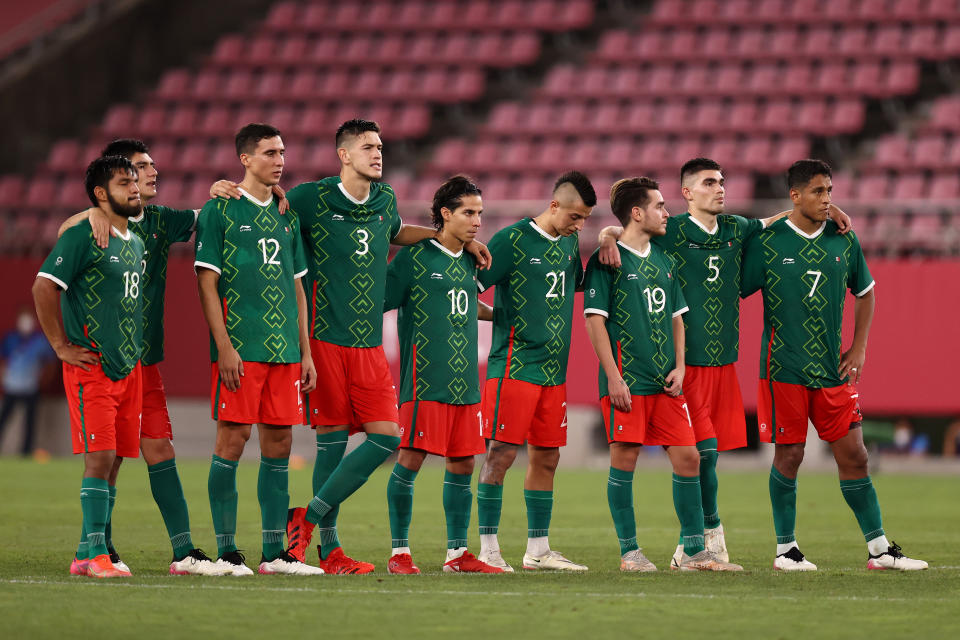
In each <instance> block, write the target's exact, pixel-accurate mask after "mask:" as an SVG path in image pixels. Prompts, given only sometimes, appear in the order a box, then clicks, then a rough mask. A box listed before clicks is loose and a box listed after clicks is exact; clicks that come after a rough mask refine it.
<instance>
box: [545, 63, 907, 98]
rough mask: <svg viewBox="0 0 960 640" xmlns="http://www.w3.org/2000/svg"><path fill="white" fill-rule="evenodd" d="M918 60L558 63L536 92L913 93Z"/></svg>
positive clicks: (604, 94)
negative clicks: (582, 65) (753, 62)
mask: <svg viewBox="0 0 960 640" xmlns="http://www.w3.org/2000/svg"><path fill="white" fill-rule="evenodd" d="M919 83H920V64H919V62H917V61H913V60H902V61H897V62H889V63H881V62H873V61H863V62H836V61H835V62H824V63H822V64H821V63H811V62H795V63H780V64H774V63H759V64H750V63H735V62H734V63H728V64H722V65H721V64H716V65H710V64H646V63H643V64H639V63H638V64H632V65H614V64H602V63H597V64H594V65H590V66H587V67H578V66H576V65H572V64H560V65H556V66H554V67H553V68H551V69H550V71H549V72H548V73H547V76H546V78H545V80H544V83H543V86H542V87H541V88H540V89H539V91H538V93H539V94H540V95H541V96H551V97H563V96H568V95H570V93H571V92H572V91H576V92H577V94H578V95H581V96H591V97H595V98H606V97H619V98H646V99H650V98H654V97H659V96H664V97H667V96H710V97H712V98H720V97H725V96H729V97H736V98H742V97H743V96H798V97H800V98H812V97H820V96H868V97H873V98H887V97H892V96H898V95H907V94H911V93H914V92H915V91H916V90H917V89H918V87H919Z"/></svg>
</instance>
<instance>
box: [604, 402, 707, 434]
mask: <svg viewBox="0 0 960 640" xmlns="http://www.w3.org/2000/svg"><path fill="white" fill-rule="evenodd" d="M630 399H631V401H632V404H631V406H630V412H629V413H624V412H623V411H618V410H617V409H615V408H614V407H613V405H612V404H611V403H610V396H605V397H603V398H601V399H600V406H601V408H602V411H603V421H604V423H605V424H606V425H607V442H629V443H633V444H642V445H644V446H648V447H653V446H663V447H672V446H688V445H695V444H696V443H697V439H696V437H695V436H694V433H693V425H691V424H690V413H689V412H688V411H687V401H686V400H685V399H684V397H683V396H677V397H673V396H668V395H667V394H665V393H655V394H653V395H651V396H630Z"/></svg>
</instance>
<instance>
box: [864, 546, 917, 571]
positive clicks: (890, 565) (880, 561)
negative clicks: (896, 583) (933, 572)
mask: <svg viewBox="0 0 960 640" xmlns="http://www.w3.org/2000/svg"><path fill="white" fill-rule="evenodd" d="M927 567H928V565H927V563H926V562H924V561H923V560H914V559H913V558H908V557H907V556H905V555H903V553H901V552H900V545H898V544H897V543H896V542H891V543H890V547H889V548H888V549H887V550H886V551H884V552H883V553H879V554H877V555H871V556H870V557H869V558H868V559H867V569H894V570H896V571H922V570H924V569H926V568H927Z"/></svg>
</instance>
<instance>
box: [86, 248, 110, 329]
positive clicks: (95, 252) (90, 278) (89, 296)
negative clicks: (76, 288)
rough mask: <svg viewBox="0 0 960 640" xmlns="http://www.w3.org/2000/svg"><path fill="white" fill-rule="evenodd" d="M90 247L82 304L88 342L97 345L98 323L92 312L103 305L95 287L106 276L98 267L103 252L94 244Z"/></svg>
mask: <svg viewBox="0 0 960 640" xmlns="http://www.w3.org/2000/svg"><path fill="white" fill-rule="evenodd" d="M91 245H92V247H91V254H92V258H93V259H92V261H91V262H92V264H91V266H90V268H88V269H87V270H85V271H84V272H83V284H84V289H83V291H84V294H83V302H84V308H85V309H86V310H87V315H86V319H85V320H84V324H86V325H87V336H89V338H90V341H91V342H93V343H94V344H97V345H99V344H100V338H99V334H100V323H99V322H97V318H96V316H95V315H94V313H93V311H94V309H96V308H97V307H98V306H100V304H102V303H103V298H101V297H100V294H98V293H97V286H98V285H99V284H100V283H101V282H103V281H104V280H105V279H106V276H104V274H103V272H102V271H100V267H99V265H100V263H101V261H102V260H103V258H104V251H103V249H101V248H100V247H99V246H97V244H96V243H95V242H91Z"/></svg>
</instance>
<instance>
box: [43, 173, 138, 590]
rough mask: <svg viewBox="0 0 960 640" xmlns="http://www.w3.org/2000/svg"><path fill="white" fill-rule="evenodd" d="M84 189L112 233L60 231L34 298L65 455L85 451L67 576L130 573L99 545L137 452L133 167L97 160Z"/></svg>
mask: <svg viewBox="0 0 960 640" xmlns="http://www.w3.org/2000/svg"><path fill="white" fill-rule="evenodd" d="M86 190H87V195H88V196H89V198H90V201H91V202H92V203H93V205H94V206H99V207H100V208H101V209H102V210H103V211H104V212H105V213H106V214H107V216H108V218H109V220H110V223H111V225H112V227H113V234H112V237H111V238H110V241H109V243H108V245H107V246H106V247H105V248H101V247H99V246H98V245H97V244H96V243H95V242H94V240H93V236H92V232H91V227H90V224H89V223H83V224H79V225H76V226H74V227H73V228H71V229H69V230H67V232H66V233H64V234H63V236H61V237H60V239H59V240H57V244H56V245H55V246H54V248H53V251H52V252H51V253H50V255H49V256H48V257H47V259H46V260H45V261H44V263H43V266H41V267H40V272H39V273H38V274H37V279H36V281H35V282H34V284H33V298H34V301H35V303H36V307H37V318H38V320H39V321H40V326H41V328H42V329H43V332H44V334H46V336H47V339H48V340H49V341H50V346H51V347H53V350H54V351H55V352H56V354H57V357H59V358H60V359H61V360H62V361H63V384H64V388H65V390H66V394H67V404H68V406H69V409H70V431H71V438H70V439H71V441H72V442H73V452H74V453H77V454H80V453H82V454H84V471H83V481H82V482H81V485H80V506H81V508H82V510H83V528H82V534H81V539H80V545H79V547H78V548H77V555H76V557H75V558H74V560H73V562H72V564H71V565H70V573H71V574H73V575H89V576H92V577H95V578H115V577H124V576H129V575H130V571H129V570H128V569H125V568H121V567H116V566H114V565H113V563H112V562H111V561H110V555H109V552H108V550H107V542H106V540H107V536H106V526H107V521H108V519H109V508H110V507H109V505H110V487H111V486H116V481H117V474H118V472H119V470H120V463H121V462H122V461H123V458H136V457H137V455H138V451H139V449H140V403H141V391H140V354H141V350H142V346H143V343H142V299H141V296H140V292H141V288H142V282H141V277H142V271H143V267H142V262H141V261H142V259H143V242H142V241H141V240H140V238H138V237H137V236H136V235H135V234H133V233H132V232H131V231H130V229H129V228H128V220H129V218H131V217H133V216H136V215H138V214H139V213H140V209H141V201H140V191H139V188H138V186H137V170H136V169H135V168H134V167H133V165H132V164H130V161H129V160H127V159H126V158H123V157H120V156H109V157H106V158H97V159H96V160H94V161H93V162H92V163H90V166H89V167H87V175H86ZM61 291H63V292H64V293H63V295H62V296H61ZM58 307H59V311H60V313H58ZM61 313H62V323H61Z"/></svg>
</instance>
